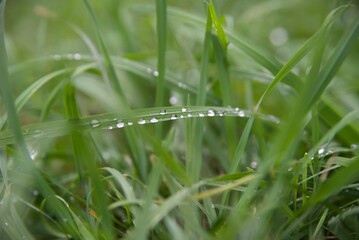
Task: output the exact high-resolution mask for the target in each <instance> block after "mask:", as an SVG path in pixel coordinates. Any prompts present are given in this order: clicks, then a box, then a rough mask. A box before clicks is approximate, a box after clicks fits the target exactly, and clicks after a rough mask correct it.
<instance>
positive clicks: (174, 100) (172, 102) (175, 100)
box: [169, 96, 178, 105]
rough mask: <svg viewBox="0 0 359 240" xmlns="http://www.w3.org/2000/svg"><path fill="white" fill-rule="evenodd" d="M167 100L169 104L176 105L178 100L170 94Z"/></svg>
mask: <svg viewBox="0 0 359 240" xmlns="http://www.w3.org/2000/svg"><path fill="white" fill-rule="evenodd" d="M169 102H170V104H171V105H176V103H177V102H178V100H177V98H176V97H174V96H172V97H170V99H169Z"/></svg>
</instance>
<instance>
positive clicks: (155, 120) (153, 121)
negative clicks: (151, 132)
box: [150, 117, 158, 123]
mask: <svg viewBox="0 0 359 240" xmlns="http://www.w3.org/2000/svg"><path fill="white" fill-rule="evenodd" d="M156 122H158V118H156V117H153V118H151V119H150V123H156Z"/></svg>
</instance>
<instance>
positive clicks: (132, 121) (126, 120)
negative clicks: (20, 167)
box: [0, 106, 279, 145]
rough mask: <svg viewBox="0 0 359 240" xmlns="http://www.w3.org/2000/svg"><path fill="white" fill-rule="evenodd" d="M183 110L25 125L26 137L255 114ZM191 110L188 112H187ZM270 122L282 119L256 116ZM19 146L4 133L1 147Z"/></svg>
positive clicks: (236, 110) (196, 108)
mask: <svg viewBox="0 0 359 240" xmlns="http://www.w3.org/2000/svg"><path fill="white" fill-rule="evenodd" d="M183 109H187V108H183V107H166V108H146V109H137V110H133V111H131V113H130V114H129V115H127V116H120V115H119V114H118V113H105V114H97V115H93V116H89V117H83V118H81V119H79V120H74V121H66V120H59V121H49V122H42V123H34V124H29V125H24V126H23V133H24V137H25V138H26V139H29V140H31V139H32V140H39V139H43V138H53V137H58V136H63V135H66V134H69V133H70V132H71V131H73V130H77V131H84V130H90V129H91V130H111V129H121V128H128V127H131V126H133V125H144V124H156V123H157V122H162V121H174V120H181V119H187V118H204V117H205V118H209V117H240V118H248V117H251V116H252V115H253V113H251V112H250V111H248V110H245V109H240V108H229V107H202V106H190V107H188V109H190V110H189V111H188V112H183ZM186 111H187V110H186ZM256 116H257V117H258V118H259V119H261V120H263V121H266V122H269V123H272V124H278V123H279V120H278V119H277V118H276V117H274V116H272V115H265V114H256ZM11 143H15V138H14V135H13V133H12V132H11V130H4V131H0V145H7V144H11Z"/></svg>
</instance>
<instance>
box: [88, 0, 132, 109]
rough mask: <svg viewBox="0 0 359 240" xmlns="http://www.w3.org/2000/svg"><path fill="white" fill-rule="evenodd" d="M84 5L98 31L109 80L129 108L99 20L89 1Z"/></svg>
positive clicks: (123, 104)
mask: <svg viewBox="0 0 359 240" xmlns="http://www.w3.org/2000/svg"><path fill="white" fill-rule="evenodd" d="M83 3H84V5H85V7H86V9H87V11H88V13H89V15H90V18H91V20H92V22H93V25H94V27H95V31H96V35H97V38H98V41H99V44H100V49H101V53H102V57H103V58H104V63H105V67H106V72H107V74H108V77H109V80H110V85H111V87H112V88H113V91H114V92H115V93H116V94H117V95H118V97H119V100H120V101H121V103H122V104H121V105H122V106H123V107H125V108H126V107H128V104H127V101H126V99H125V96H124V95H123V92H122V88H121V86H120V82H119V80H118V78H117V74H116V70H115V68H114V67H113V63H112V61H111V58H110V55H109V53H108V50H107V47H106V44H105V40H104V38H103V36H102V33H101V31H100V26H99V24H98V23H97V19H96V16H95V13H94V11H93V9H92V7H91V5H90V3H89V2H88V0H83Z"/></svg>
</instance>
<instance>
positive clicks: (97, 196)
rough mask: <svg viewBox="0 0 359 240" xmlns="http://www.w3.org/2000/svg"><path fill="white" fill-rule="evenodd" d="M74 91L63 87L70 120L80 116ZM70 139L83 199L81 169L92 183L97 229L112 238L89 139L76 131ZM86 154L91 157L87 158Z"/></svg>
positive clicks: (106, 204)
mask: <svg viewBox="0 0 359 240" xmlns="http://www.w3.org/2000/svg"><path fill="white" fill-rule="evenodd" d="M75 93H76V92H75V88H74V87H73V86H72V85H71V83H70V84H69V85H68V86H67V87H66V89H65V107H66V112H67V116H68V118H69V120H70V121H71V120H72V121H73V120H77V119H79V118H80V113H79V110H78V107H77V102H76V98H75ZM71 140H72V146H73V152H74V155H75V161H76V167H77V171H78V174H79V178H80V183H81V184H82V189H83V191H84V199H86V198H89V194H90V190H89V187H88V186H87V184H86V183H85V182H86V181H85V177H84V174H83V171H87V172H88V175H89V178H90V180H91V183H92V186H91V187H92V190H91V196H92V199H91V202H93V205H94V208H95V209H96V211H97V212H96V215H98V216H100V218H101V224H100V225H99V230H100V232H101V233H102V234H103V235H104V236H105V237H106V238H109V239H111V238H113V230H112V219H111V216H110V214H109V211H108V209H107V207H108V199H107V198H106V196H101V195H102V194H104V193H105V192H106V191H105V188H104V186H103V183H102V181H101V175H100V173H99V171H98V168H97V166H96V158H95V157H96V156H95V155H94V154H93V152H92V151H91V150H90V148H89V146H90V144H88V142H89V141H88V140H87V139H86V137H85V136H84V135H83V133H81V132H77V131H74V132H72V133H71ZM88 156H92V157H90V158H89V157H88Z"/></svg>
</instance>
